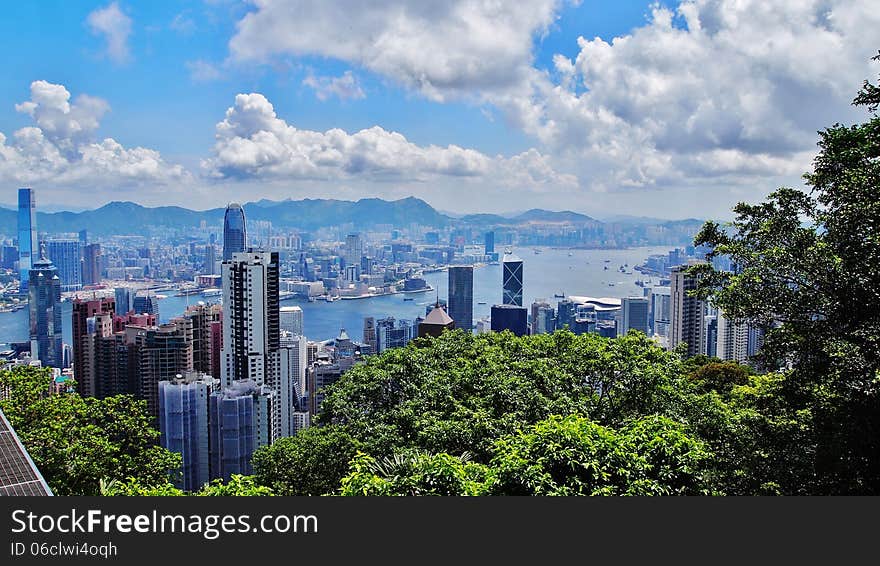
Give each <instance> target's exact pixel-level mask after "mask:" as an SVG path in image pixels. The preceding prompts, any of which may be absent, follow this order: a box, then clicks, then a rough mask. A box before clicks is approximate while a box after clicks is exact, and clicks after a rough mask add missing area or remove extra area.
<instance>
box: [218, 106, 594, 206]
mask: <svg viewBox="0 0 880 566" xmlns="http://www.w3.org/2000/svg"><path fill="white" fill-rule="evenodd" d="M216 129H217V133H216V138H217V141H216V143H215V145H214V150H213V156H212V157H211V158H209V159H206V160H204V161H203V162H202V167H203V168H204V170H205V172H206V174H207V175H208V176H209V177H211V178H214V179H237V180H247V179H266V180H273V179H275V180H278V179H286V180H293V179H300V180H319V181H339V180H346V181H348V180H356V181H360V182H385V181H393V182H417V183H421V182H425V181H433V180H436V179H440V178H446V179H449V178H457V179H459V180H460V181H461V182H474V183H491V184H493V185H507V186H529V187H532V188H537V189H540V187H541V186H542V185H545V184H552V185H553V186H555V187H557V188H560V187H561V188H563V189H565V188H571V187H572V186H574V185H575V184H576V180H575V179H574V178H572V177H570V176H565V175H560V174H558V173H556V171H554V170H553V168H552V167H551V166H550V164H549V163H548V162H547V160H546V158H545V157H544V156H542V155H541V154H540V153H539V152H537V151H536V150H530V151H528V152H525V153H523V154H520V155H518V156H515V157H512V158H510V159H507V158H504V157H501V156H496V157H490V156H487V155H485V154H483V153H481V152H479V151H476V150H473V149H467V148H462V147H459V146H456V145H449V146H446V147H440V146H436V145H429V146H419V145H416V144H414V143H412V142H410V141H409V140H407V139H406V138H405V137H404V136H403V135H402V134H400V133H397V132H389V131H387V130H384V129H383V128H381V127H379V126H374V127H372V128H368V129H365V130H361V131H359V132H355V133H353V134H349V133H347V132H345V131H343V130H340V129H332V130H328V131H326V132H316V131H311V130H300V129H297V128H296V127H294V126H292V125H290V124H288V123H287V122H285V121H284V120H282V119H281V118H278V116H277V115H276V114H275V109H274V107H273V106H272V104H271V103H270V102H269V101H268V100H267V99H266V97H265V96H263V95H262V94H257V93H251V94H239V95H237V96H236V97H235V104H234V106H232V107H231V108H229V109H228V110H227V111H226V117H225V119H224V120H223V121H222V122H220V123H218V124H217V128H216Z"/></svg>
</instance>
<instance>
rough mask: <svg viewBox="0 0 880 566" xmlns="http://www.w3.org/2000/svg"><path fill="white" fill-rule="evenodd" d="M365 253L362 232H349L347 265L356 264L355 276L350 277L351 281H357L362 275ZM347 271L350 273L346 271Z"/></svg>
mask: <svg viewBox="0 0 880 566" xmlns="http://www.w3.org/2000/svg"><path fill="white" fill-rule="evenodd" d="M363 255H364V249H363V243H362V242H361V235H360V234H356V233H355V234H349V235H348V236H346V237H345V258H344V259H345V266H346V268H348V267H349V266H355V275H354V277H348V279H349V281H357V279H358V278H359V277H360V275H361V257H362V256H363ZM346 273H348V272H347V271H346Z"/></svg>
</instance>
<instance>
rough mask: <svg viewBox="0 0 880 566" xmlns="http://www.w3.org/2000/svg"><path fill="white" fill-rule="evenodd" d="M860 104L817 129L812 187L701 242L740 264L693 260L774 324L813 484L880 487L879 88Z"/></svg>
mask: <svg viewBox="0 0 880 566" xmlns="http://www.w3.org/2000/svg"><path fill="white" fill-rule="evenodd" d="M878 57H880V56H878ZM855 103H856V104H857V105H859V106H866V107H867V108H868V110H869V113H870V117H869V119H868V121H867V122H865V123H863V124H857V125H853V126H843V125H840V124H837V125H834V126H832V127H830V128H828V129H826V130H825V131H823V132H820V140H819V148H820V151H819V154H818V156H817V157H816V159H815V161H814V167H813V171H812V172H811V173H809V174H807V175H805V176H804V178H805V180H806V182H807V184H808V185H809V186H810V189H811V190H810V191H809V192H803V191H800V190H796V189H791V188H782V189H779V190H777V191H776V192H774V193H773V194H771V195H770V196H769V197H768V198H767V199H766V201H765V202H763V203H760V204H745V203H742V204H739V205H738V206H737V207H736V208H735V209H734V212H735V213H736V219H735V220H734V221H733V222H732V223H731V224H730V225H727V226H722V225H719V224H717V223H707V224H706V226H705V227H704V228H703V230H702V231H701V233H700V234H699V235H698V236H697V241H696V243H697V244H707V245H709V246H711V247H712V248H713V252H712V254H710V255H711V256H715V255H726V256H728V257H730V259H731V260H732V261H733V263H734V264H735V265H736V266H737V270H736V271H735V273H727V272H722V271H716V270H715V269H713V268H712V267H711V266H709V265H707V266H702V267H699V268H696V269H694V272H695V273H696V274H698V275H699V276H700V277H701V288H700V293H701V294H702V295H703V296H706V297H711V299H712V301H713V302H714V303H715V304H716V305H718V306H720V307H721V308H723V309H724V311H725V312H727V313H728V315H729V316H731V317H734V318H737V319H741V320H748V321H751V322H752V323H754V324H758V325H761V326H764V327H766V328H768V329H769V333H768V339H767V342H766V344H765V346H764V348H763V349H764V355H763V358H764V360H763V361H764V363H765V364H766V365H767V366H768V367H776V368H781V369H784V370H786V373H785V375H786V379H785V380H784V381H782V382H780V383H778V387H777V388H776V395H777V398H776V399H773V400H772V402H774V403H776V404H777V405H778V407H777V412H776V415H777V417H778V418H781V419H795V420H797V422H798V423H799V430H798V431H797V433H795V431H794V430H793V429H792V430H791V431H790V432H791V434H790V435H789V436H788V437H787V439H786V442H789V443H790V444H788V445H787V446H780V447H778V448H779V449H780V451H781V452H782V453H783V458H784V459H785V464H784V465H785V467H787V468H789V469H790V470H791V474H792V476H791V477H790V481H792V482H793V483H794V484H800V485H801V486H802V487H801V490H803V491H806V492H813V493H880V436H878V434H877V431H878V430H880V379H878V378H880V196H878V194H880V117H878V116H877V108H878V104H880V90H878V88H877V87H876V86H874V85H871V84H870V83H866V84H865V87H864V88H863V89H862V91H861V92H860V93H859V96H858V97H857V98H856V101H855ZM777 440H782V439H779V438H778V439H777ZM790 487H791V489H792V490H794V489H795V488H794V485H792V486H790ZM787 491H788V490H787Z"/></svg>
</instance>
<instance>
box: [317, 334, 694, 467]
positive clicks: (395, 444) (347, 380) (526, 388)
mask: <svg viewBox="0 0 880 566" xmlns="http://www.w3.org/2000/svg"><path fill="white" fill-rule="evenodd" d="M678 363H679V362H678V359H677V358H676V357H675V356H674V355H672V354H670V353H669V352H666V351H664V350H663V349H662V348H660V347H658V346H657V345H656V344H655V343H654V342H652V341H650V340H648V339H647V338H646V337H645V336H644V335H643V334H638V333H632V334H628V335H627V336H624V337H621V338H619V339H616V340H610V339H607V338H602V337H600V336H598V335H595V334H583V335H579V336H576V335H574V334H573V333H571V332H569V331H567V330H565V331H558V332H555V333H553V334H543V335H538V336H527V337H517V336H514V335H512V334H510V333H500V334H498V333H493V334H483V335H478V336H474V335H470V334H466V333H464V332H444V333H443V335H441V336H440V337H438V338H434V339H432V340H430V342H429V345H428V346H425V347H416V346H409V347H406V348H396V349H393V350H389V351H387V352H384V353H383V354H382V355H380V356H375V357H372V358H370V359H369V360H368V361H367V363H365V364H363V365H358V366H355V367H354V368H352V369H351V370H349V371H348V372H347V373H346V374H345V375H343V376H342V378H340V379H339V381H337V382H336V383H334V384H333V385H332V386H330V387H329V388H328V389H327V391H326V394H325V397H324V402H323V404H322V415H321V416H320V419H319V420H318V423H319V424H320V423H329V424H335V425H343V426H345V427H346V430H348V431H349V433H350V434H351V435H352V436H353V437H354V438H356V439H358V441H359V442H360V443H361V444H362V450H363V451H364V452H366V453H368V454H371V455H388V454H392V453H394V452H398V451H401V450H405V449H411V448H417V449H422V450H427V451H430V452H433V453H441V452H445V453H448V454H461V453H464V452H468V453H470V454H472V455H473V457H474V459H475V461H478V462H482V463H486V462H488V461H489V460H490V459H491V457H492V455H493V451H494V445H495V441H496V440H497V439H498V438H499V437H501V436H503V435H505V434H512V433H515V432H517V431H518V430H520V429H521V428H522V427H523V426H528V425H531V424H534V423H536V422H538V421H540V420H542V419H544V418H547V417H548V416H549V415H551V414H573V413H576V414H583V415H589V416H591V417H592V418H594V419H595V420H597V421H600V422H603V423H608V424H618V423H620V422H623V421H625V420H626V419H628V418H631V417H633V416H639V415H643V414H646V413H651V412H656V411H657V410H658V409H657V407H658V406H659V405H661V404H663V403H665V402H666V398H665V397H666V395H667V393H668V391H667V390H665V389H664V386H665V385H666V384H668V383H669V382H670V380H671V379H672V376H673V375H674V374H675V372H676V371H677V369H678Z"/></svg>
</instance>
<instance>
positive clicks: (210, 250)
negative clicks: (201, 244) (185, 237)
mask: <svg viewBox="0 0 880 566" xmlns="http://www.w3.org/2000/svg"><path fill="white" fill-rule="evenodd" d="M216 272H217V248H215V247H214V244H208V245H207V246H205V261H204V265H203V266H202V275H214V274H216Z"/></svg>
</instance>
